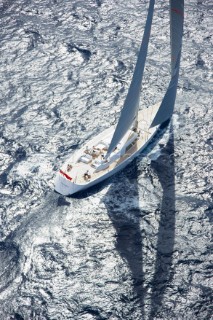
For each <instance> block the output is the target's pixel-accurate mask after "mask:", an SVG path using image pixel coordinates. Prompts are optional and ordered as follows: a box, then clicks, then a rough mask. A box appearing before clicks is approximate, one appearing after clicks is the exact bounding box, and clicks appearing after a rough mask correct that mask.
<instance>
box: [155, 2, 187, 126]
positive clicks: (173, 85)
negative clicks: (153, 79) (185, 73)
mask: <svg viewBox="0 0 213 320" xmlns="http://www.w3.org/2000/svg"><path fill="white" fill-rule="evenodd" d="M183 20H184V0H170V42H171V80H170V83H169V86H168V89H167V91H166V94H165V96H164V98H163V100H162V102H161V105H160V108H159V110H158V112H157V114H156V116H155V118H154V120H153V122H152V124H151V126H150V127H154V126H156V125H159V124H161V123H163V122H165V121H166V120H168V119H169V118H170V117H171V116H172V113H173V110H174V105H175V99H176V92H177V84H178V77H179V68H180V57H181V47H182V36H183Z"/></svg>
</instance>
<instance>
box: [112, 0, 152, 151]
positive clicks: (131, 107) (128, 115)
mask: <svg viewBox="0 0 213 320" xmlns="http://www.w3.org/2000/svg"><path fill="white" fill-rule="evenodd" d="M154 4H155V0H150V3H149V9H148V14H147V20H146V25H145V29H144V34H143V40H142V43H141V47H140V51H139V55H138V59H137V63H136V66H135V70H134V74H133V77H132V82H131V84H130V87H129V91H128V93H127V96H126V99H125V102H124V105H123V108H122V111H121V115H120V118H119V121H118V124H117V126H116V129H115V132H114V135H113V137H112V140H111V143H110V146H109V148H108V152H107V155H106V157H107V156H108V155H109V154H110V153H111V152H112V151H113V150H114V149H115V147H116V146H117V145H118V143H119V141H120V140H121V139H122V138H123V137H124V135H125V134H126V132H127V131H128V130H129V128H130V127H131V126H132V124H133V123H134V121H135V120H136V117H137V114H138V108H139V99H140V91H141V84H142V79H143V71H144V66H145V61H146V56H147V50H148V43H149V37H150V31H151V25H152V18H153V11H154Z"/></svg>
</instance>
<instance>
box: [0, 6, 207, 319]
mask: <svg viewBox="0 0 213 320" xmlns="http://www.w3.org/2000/svg"><path fill="white" fill-rule="evenodd" d="M147 5H148V1H145V0H144V1H140V0H131V1H126V2H122V1H121V2H119V1H116V0H99V1H98V0H96V1H95V0H88V1H77V0H75V1H74V0H73V1H58V0H44V1H35V0H34V1H30V0H17V1H9V0H8V1H5V0H3V1H1V2H0V30H1V31H0V82H1V85H0V170H1V171H0V225H1V228H0V320H23V319H24V320H31V319H32V320H44V319H45V320H46V319H51V320H62V319H72V320H103V319H106V320H108V319H109V320H118V319H122V320H123V319H125V320H126V319H127V320H141V319H147V320H152V319H156V320H159V319H162V320H165V319H178V320H179V319H186V320H188V319H190V320H191V319H202V320H203V319H211V317H212V313H213V312H212V305H213V301H212V296H213V295H212V290H213V283H212V252H211V223H212V213H213V212H212V211H213V205H212V194H213V189H212V181H213V177H212V176H213V175H212V161H211V158H212V157H211V155H212V136H211V133H212V125H211V124H212V99H211V97H212V91H211V90H212V87H211V86H210V84H211V70H212V31H213V30H212V4H211V1H210V0H206V1H195V0H190V1H187V3H186V10H185V12H186V14H185V26H184V42H183V54H182V62H181V73H180V81H179V87H178V95H177V101H176V107H175V112H174V116H173V119H172V121H171V123H170V124H169V125H168V127H167V128H165V129H164V132H162V133H160V134H159V136H158V137H156V139H155V141H153V143H152V145H151V146H150V147H149V148H148V150H146V153H144V154H142V155H141V156H140V157H138V158H137V160H135V161H134V162H133V163H132V164H131V165H129V166H128V167H127V168H126V169H125V170H124V171H122V172H120V173H119V174H117V175H116V176H114V177H112V178H111V179H109V180H108V181H106V182H105V183H103V184H101V185H99V186H97V187H95V188H93V189H91V190H89V191H88V192H85V193H84V194H83V195H79V196H78V197H74V198H65V197H62V196H59V195H58V194H56V193H54V191H53V189H54V177H55V174H56V171H57V170H58V168H59V167H60V165H61V164H62V163H63V161H64V160H65V159H66V158H67V157H68V156H69V155H70V153H72V152H73V151H74V150H75V149H76V148H79V147H80V146H81V145H82V144H83V143H85V142H86V141H87V140H89V139H90V138H91V137H92V136H93V135H95V134H97V133H98V132H100V131H101V130H103V129H105V128H107V127H109V125H110V124H112V123H114V122H115V120H116V118H117V117H118V113H119V110H120V108H121V106H122V103H123V100H124V98H125V94H126V93H127V89H128V86H129V83H130V79H131V75H132V71H133V68H134V63H135V60H136V56H137V52H138V49H139V45H140V42H141V36H142V32H143V27H144V23H145V17H146V12H147V11H146V10H147ZM168 22H169V13H168V3H167V1H166V2H157V5H156V11H155V16H154V23H153V29H152V35H151V43H150V46H149V54H148V61H147V62H148V63H147V65H146V70H145V71H146V73H145V79H144V86H143V88H144V89H143V93H142V103H141V107H142V108H143V107H146V106H148V105H150V104H152V103H155V102H157V101H159V100H160V99H161V98H162V97H163V94H164V90H165V88H166V86H167V84H168V81H169V61H170V57H169V53H170V52H169V23H168Z"/></svg>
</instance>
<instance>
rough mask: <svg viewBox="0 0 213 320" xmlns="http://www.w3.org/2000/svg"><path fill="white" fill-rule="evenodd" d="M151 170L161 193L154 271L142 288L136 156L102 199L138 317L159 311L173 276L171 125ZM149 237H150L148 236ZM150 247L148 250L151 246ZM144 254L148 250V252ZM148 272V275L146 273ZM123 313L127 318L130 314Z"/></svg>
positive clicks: (140, 213)
mask: <svg viewBox="0 0 213 320" xmlns="http://www.w3.org/2000/svg"><path fill="white" fill-rule="evenodd" d="M167 124H168V123H167ZM164 129H165V128H164ZM163 132H164V130H161V132H160V134H159V136H158V137H157V139H155V140H154V142H153V143H152V145H151V147H152V148H153V147H154V145H155V144H157V143H158V142H159V138H160V137H161V134H163ZM149 150H150V148H148V150H147V151H146V152H147V153H148V152H149ZM143 155H144V153H143ZM151 170H152V171H153V173H154V174H156V175H157V176H158V179H159V181H160V183H161V186H162V192H163V194H162V200H161V204H159V207H160V212H159V213H158V214H159V226H158V231H157V241H156V242H155V243H157V248H156V252H154V253H153V254H154V255H155V266H154V275H153V277H152V280H151V282H149V284H148V286H147V281H146V288H145V276H146V275H145V274H144V272H143V269H144V263H143V261H144V260H145V259H144V253H143V252H145V245H144V241H145V238H144V237H145V234H146V231H145V230H141V226H140V225H141V223H140V222H141V219H143V217H144V216H145V215H146V214H147V212H145V211H144V212H143V210H141V208H140V206H139V187H138V177H139V176H140V174H141V169H140V168H139V166H138V165H137V161H136V160H135V161H133V162H132V164H131V165H129V166H128V167H127V168H126V169H125V170H123V171H122V172H121V173H120V174H121V175H122V176H123V180H125V181H124V183H123V181H122V182H119V183H118V179H119V177H118V175H117V179H116V180H117V183H112V185H111V186H110V189H109V190H108V192H107V193H106V195H105V197H104V199H103V202H104V203H105V206H106V208H107V212H108V215H109V217H110V219H111V221H112V223H113V227H114V228H115V231H116V250H117V251H118V253H119V255H120V256H121V257H122V259H123V260H124V261H125V263H126V264H127V266H128V268H129V270H130V272H131V278H132V284H133V296H132V293H130V292H126V297H127V301H129V299H130V300H133V301H134V302H136V303H137V305H138V306H139V308H140V313H141V319H144V318H147V317H149V319H150V320H151V319H153V318H154V317H155V316H156V315H157V314H159V312H160V310H161V309H162V301H163V297H164V293H165V289H166V288H167V286H168V284H169V283H170V281H171V280H172V277H173V271H172V255H173V247H174V236H175V180H174V138H173V127H172V125H171V126H170V136H169V140H168V143H167V144H166V145H165V146H164V148H163V149H162V152H161V155H160V156H159V157H158V159H157V160H154V161H152V162H151ZM127 188H128V189H127ZM131 202H133V205H131ZM158 209H159V208H158ZM156 211H157V208H156ZM150 241H152V240H151V239H150ZM153 248H154V247H153ZM153 248H152V250H155V249H153ZM146 254H148V252H147V253H146ZM146 260H147V257H146ZM152 271H153V269H152ZM148 273H149V271H148ZM150 273H151V270H150ZM148 276H149V278H150V275H148ZM147 289H149V297H148V296H147ZM150 292H151V293H150ZM148 301H149V302H148ZM147 302H148V304H149V306H148V305H147ZM127 312H128V311H127ZM147 313H148V314H147ZM126 316H127V317H128V318H129V319H131V315H130V314H127V315H126ZM132 316H133V315H132Z"/></svg>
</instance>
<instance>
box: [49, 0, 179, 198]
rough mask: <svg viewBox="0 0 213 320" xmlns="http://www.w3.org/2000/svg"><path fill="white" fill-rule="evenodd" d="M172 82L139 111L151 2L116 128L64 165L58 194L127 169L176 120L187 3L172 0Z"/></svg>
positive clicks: (58, 179) (94, 139)
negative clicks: (157, 100)
mask: <svg viewBox="0 0 213 320" xmlns="http://www.w3.org/2000/svg"><path fill="white" fill-rule="evenodd" d="M169 3H170V42H171V79H170V82H169V85H168V88H167V90H166V93H165V95H164V98H163V100H162V102H160V103H157V104H155V105H153V106H150V107H148V108H146V109H143V110H139V105H140V92H141V86H142V80H143V73H144V66H145V61H146V56H147V51H148V43H149V37H150V32H151V26H152V18H153V12H154V4H155V0H150V1H149V8H148V14H147V19H146V24H145V28H144V34H143V39H142V43H141V47H140V50H139V54H138V59H137V62H136V66H135V69H134V73H133V77H132V81H131V84H130V87H129V90H128V93H127V96H126V99H125V101H124V105H123V108H122V110H121V114H120V118H119V120H118V123H117V125H116V126H112V127H110V128H108V129H106V130H105V131H103V132H101V133H100V134H99V135H97V136H96V137H94V138H93V139H92V140H90V141H89V142H87V143H86V145H84V146H83V147H82V148H81V149H80V150H77V151H76V152H75V153H74V154H73V155H71V157H70V158H69V159H68V160H67V161H66V162H65V163H64V164H63V165H62V167H61V168H60V170H59V172H58V173H57V176H56V180H55V190H56V191H57V192H58V193H60V194H62V195H71V194H74V193H76V192H79V191H82V190H85V189H87V188H89V187H91V186H93V185H95V184H97V183H99V182H101V181H103V180H105V179H106V178H108V177H110V176H111V175H113V174H115V173H116V172H118V171H120V170H122V169H123V168H125V167H126V166H127V165H128V164H129V163H130V162H131V161H132V160H133V159H134V158H135V157H136V156H137V155H138V154H139V153H140V152H141V151H142V150H143V149H145V148H146V146H147V145H148V144H149V142H150V140H151V139H152V138H153V136H154V135H155V134H156V132H157V130H158V128H159V126H160V125H161V124H162V123H164V122H165V121H167V120H169V119H170V117H171V116H172V113H173V109H174V104H175V98H176V91H177V83H178V77H179V67H180V56H181V46H182V34H183V17H184V0H170V1H169Z"/></svg>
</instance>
